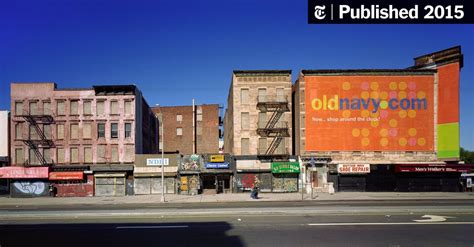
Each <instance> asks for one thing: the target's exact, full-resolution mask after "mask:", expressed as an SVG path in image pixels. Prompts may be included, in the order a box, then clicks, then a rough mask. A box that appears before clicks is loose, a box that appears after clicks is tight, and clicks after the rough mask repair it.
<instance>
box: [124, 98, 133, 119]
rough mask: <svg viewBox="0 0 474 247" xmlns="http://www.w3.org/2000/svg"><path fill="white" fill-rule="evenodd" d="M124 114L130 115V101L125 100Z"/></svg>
mask: <svg viewBox="0 0 474 247" xmlns="http://www.w3.org/2000/svg"><path fill="white" fill-rule="evenodd" d="M125 115H132V101H130V100H127V101H125Z"/></svg>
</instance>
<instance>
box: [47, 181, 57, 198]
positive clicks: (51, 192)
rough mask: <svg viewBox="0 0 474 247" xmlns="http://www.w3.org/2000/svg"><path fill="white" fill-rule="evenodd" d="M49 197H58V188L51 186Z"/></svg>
mask: <svg viewBox="0 0 474 247" xmlns="http://www.w3.org/2000/svg"><path fill="white" fill-rule="evenodd" d="M49 196H51V197H55V196H56V186H54V184H49Z"/></svg>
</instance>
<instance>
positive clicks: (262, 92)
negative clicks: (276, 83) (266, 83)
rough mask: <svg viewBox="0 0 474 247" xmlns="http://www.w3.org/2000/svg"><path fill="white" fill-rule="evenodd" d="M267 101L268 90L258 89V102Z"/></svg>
mask: <svg viewBox="0 0 474 247" xmlns="http://www.w3.org/2000/svg"><path fill="white" fill-rule="evenodd" d="M266 101H267V89H265V88H259V89H258V102H266Z"/></svg>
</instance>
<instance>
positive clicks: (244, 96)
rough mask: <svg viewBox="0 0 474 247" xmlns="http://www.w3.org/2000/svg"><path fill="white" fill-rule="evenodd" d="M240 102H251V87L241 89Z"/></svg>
mask: <svg viewBox="0 0 474 247" xmlns="http://www.w3.org/2000/svg"><path fill="white" fill-rule="evenodd" d="M240 103H241V104H248V103H249V89H248V88H242V89H240Z"/></svg>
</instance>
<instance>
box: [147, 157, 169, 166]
mask: <svg viewBox="0 0 474 247" xmlns="http://www.w3.org/2000/svg"><path fill="white" fill-rule="evenodd" d="M164 161H165V164H164V165H165V166H167V165H169V163H170V160H169V159H168V158H164ZM162 164H163V160H162V159H161V158H159V159H146V165H147V166H161V165H162Z"/></svg>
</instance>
